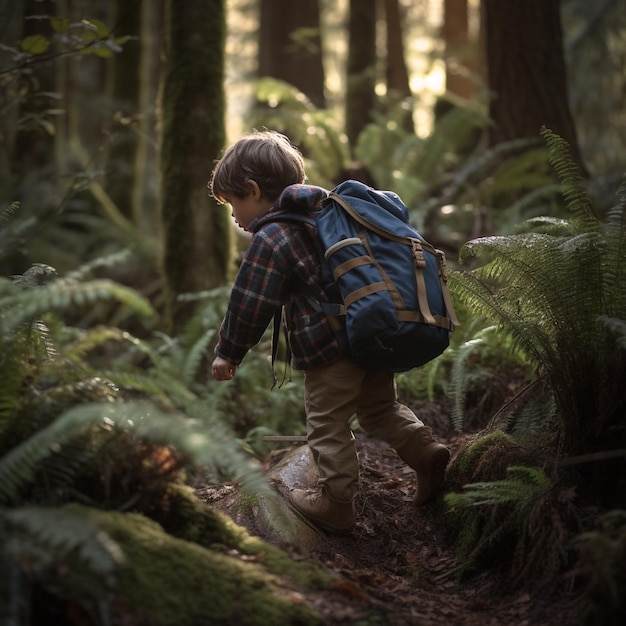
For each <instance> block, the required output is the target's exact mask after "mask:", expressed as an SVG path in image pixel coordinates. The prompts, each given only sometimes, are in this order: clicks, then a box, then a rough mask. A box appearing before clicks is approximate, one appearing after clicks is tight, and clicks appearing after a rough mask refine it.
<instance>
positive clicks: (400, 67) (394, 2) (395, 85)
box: [385, 0, 415, 133]
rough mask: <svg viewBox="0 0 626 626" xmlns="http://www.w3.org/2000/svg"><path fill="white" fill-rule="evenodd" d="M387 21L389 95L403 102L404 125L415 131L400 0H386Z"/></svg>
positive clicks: (394, 101)
mask: <svg viewBox="0 0 626 626" xmlns="http://www.w3.org/2000/svg"><path fill="white" fill-rule="evenodd" d="M385 23H386V27H387V72H386V74H387V96H388V98H389V99H390V102H391V103H392V104H394V103H397V102H403V104H404V105H405V106H406V109H407V110H406V114H404V115H403V116H402V125H403V127H404V128H405V129H406V130H407V131H408V132H409V133H414V132H415V125H414V123H413V107H412V106H411V98H412V96H413V93H412V92H411V85H410V82H409V72H408V70H407V66H406V60H405V55H404V35H403V29H402V13H401V10H400V6H399V4H398V0H385Z"/></svg>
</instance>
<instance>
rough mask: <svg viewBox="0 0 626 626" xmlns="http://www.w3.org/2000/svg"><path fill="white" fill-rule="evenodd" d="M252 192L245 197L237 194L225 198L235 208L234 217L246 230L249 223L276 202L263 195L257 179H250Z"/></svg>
mask: <svg viewBox="0 0 626 626" xmlns="http://www.w3.org/2000/svg"><path fill="white" fill-rule="evenodd" d="M248 183H249V189H250V192H249V193H248V195H247V196H245V197H243V198H238V197H237V196H230V197H225V198H224V199H225V200H226V201H227V202H228V203H229V204H230V206H231V207H232V208H233V217H234V218H235V221H236V222H237V224H239V226H241V228H243V229H244V230H245V229H247V228H248V224H250V222H251V221H252V220H253V219H255V218H256V217H258V216H259V215H261V214H262V213H265V211H268V210H269V209H271V208H272V206H273V205H274V203H273V202H272V201H271V200H268V199H267V198H264V197H263V196H262V195H261V192H260V190H259V186H258V185H257V184H256V182H255V181H253V180H251V181H248Z"/></svg>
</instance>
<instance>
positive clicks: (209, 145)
mask: <svg viewBox="0 0 626 626" xmlns="http://www.w3.org/2000/svg"><path fill="white" fill-rule="evenodd" d="M165 30H166V36H165V42H166V49H165V67H164V75H163V83H162V93H161V102H160V104H161V133H162V135H161V151H160V170H161V198H160V201H161V207H160V208H161V227H162V237H163V271H164V279H165V305H166V315H167V320H166V321H167V322H168V323H169V326H170V330H171V331H172V332H173V333H176V332H178V331H180V330H181V329H182V328H183V327H184V325H185V323H186V322H187V321H188V320H189V317H190V315H191V313H192V309H191V305H189V306H187V305H184V304H181V303H179V302H177V296H178V295H180V294H181V293H187V292H197V291H201V290H205V289H210V288H213V287H215V286H217V285H219V284H221V283H223V282H224V280H225V278H226V270H227V265H228V259H229V258H230V233H231V227H232V225H231V222H230V215H229V211H228V209H227V208H226V207H217V206H216V205H215V203H214V201H213V200H211V199H210V198H209V197H208V192H207V181H208V178H209V175H210V172H211V169H212V167H213V163H214V161H215V159H216V158H217V157H218V156H219V153H220V150H221V149H222V147H223V145H224V143H225V130H224V108H225V104H224V99H225V98H224V87H223V85H224V54H225V50H224V48H225V30H226V23H225V2H224V0H206V1H205V2H185V1H184V0H168V2H167V3H166V18H165Z"/></svg>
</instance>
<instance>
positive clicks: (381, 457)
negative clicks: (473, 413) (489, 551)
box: [197, 416, 577, 626]
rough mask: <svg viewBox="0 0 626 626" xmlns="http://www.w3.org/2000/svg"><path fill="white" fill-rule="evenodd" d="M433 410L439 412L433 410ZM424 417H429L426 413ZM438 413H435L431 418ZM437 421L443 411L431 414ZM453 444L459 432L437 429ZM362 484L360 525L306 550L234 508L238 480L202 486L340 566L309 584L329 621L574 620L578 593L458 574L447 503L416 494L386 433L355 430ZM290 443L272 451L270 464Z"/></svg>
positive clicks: (484, 624) (210, 497)
mask: <svg viewBox="0 0 626 626" xmlns="http://www.w3.org/2000/svg"><path fill="white" fill-rule="evenodd" d="M433 417H436V416H433ZM425 421H426V420H425ZM431 421H432V420H431ZM434 421H435V422H437V421H438V420H437V419H435V420H434ZM435 429H436V427H435ZM439 439H440V440H441V441H443V442H444V443H446V444H447V445H448V446H449V447H450V449H451V451H452V452H453V454H454V451H455V450H456V449H458V447H459V445H460V444H461V443H462V441H463V435H455V434H453V433H450V432H449V431H448V432H447V436H445V437H444V436H439ZM357 449H358V453H359V463H360V469H361V473H360V490H359V496H358V497H357V500H356V510H357V525H356V528H355V530H354V531H352V532H351V533H350V534H348V535H344V536H333V535H329V534H325V533H321V534H319V540H318V541H317V542H316V545H314V546H313V547H312V548H310V549H307V550H306V551H303V550H302V548H298V547H296V546H293V545H280V542H277V540H276V537H273V536H272V535H271V533H268V534H266V535H265V536H263V534H264V533H263V529H262V528H259V526H258V525H257V524H256V523H254V521H251V520H249V521H248V522H246V520H245V518H242V517H241V515H238V514H237V512H236V511H235V510H234V508H233V507H235V506H236V504H235V503H236V498H233V489H234V487H233V485H232V484H225V485H221V486H218V485H211V486H209V485H201V486H198V490H197V493H198V495H199V497H200V498H201V499H203V500H204V501H207V502H210V503H211V505H212V506H216V507H217V508H220V509H222V510H223V511H225V512H226V513H227V514H231V516H232V517H233V519H235V521H236V522H237V523H239V524H241V525H244V526H246V525H247V526H248V530H250V532H252V533H253V534H256V535H261V536H262V538H263V539H265V540H267V541H270V542H272V543H275V544H276V543H278V544H279V545H280V547H282V548H283V549H285V550H287V551H288V552H289V553H290V554H292V555H293V557H294V558H299V559H302V558H310V559H317V560H318V561H320V562H321V563H323V564H324V565H325V566H326V567H328V568H330V569H331V570H333V571H334V572H336V573H337V574H338V575H339V579H338V582H337V583H336V584H335V585H333V588H332V589H329V590H326V591H324V592H315V593H310V594H308V595H307V596H306V598H304V601H306V602H308V603H310V604H311V605H312V606H313V607H314V608H315V609H316V611H318V612H319V613H320V614H321V615H322V616H323V619H324V623H325V624H328V625H330V626H335V625H337V626H339V625H346V624H389V625H392V626H396V625H397V626H400V625H402V626H404V625H407V626H408V625H419V626H429V625H435V624H437V625H438V624H447V625H452V626H456V625H459V626H509V625H510V626H513V625H515V626H525V625H536V626H552V625H554V624H561V623H562V624H574V623H576V622H577V612H576V603H575V598H573V597H571V596H567V595H566V594H564V595H561V596H559V597H550V598H541V597H537V596H536V595H535V596H533V595H531V594H529V593H528V592H527V591H526V590H524V589H519V590H517V591H515V592H514V593H510V592H507V593H503V591H502V588H501V585H500V584H499V583H501V582H502V580H501V575H498V574H496V573H494V572H493V571H483V572H482V573H479V574H476V575H474V576H473V577H466V578H464V579H463V578H461V577H459V575H458V573H459V561H458V559H457V554H455V552H454V550H453V546H451V545H448V544H447V543H446V541H445V539H444V537H443V533H442V532H441V529H440V528H438V516H440V515H441V514H442V507H441V503H439V504H437V503H434V504H428V505H426V506H423V507H420V508H419V509H418V508H416V507H415V505H414V504H413V495H414V493H415V483H414V478H415V474H414V472H413V471H412V470H411V469H410V468H408V467H407V466H406V465H405V464H404V463H402V461H400V460H399V458H398V456H397V455H396V453H395V451H394V450H392V449H391V448H390V447H389V446H388V445H387V444H385V443H384V442H381V441H378V440H375V439H372V438H370V437H367V436H365V435H363V434H357ZM283 453H288V450H284V451H283V450H280V451H276V452H274V453H273V454H272V455H271V458H270V459H268V465H271V464H274V463H276V462H277V459H280V457H281V455H282V454H283Z"/></svg>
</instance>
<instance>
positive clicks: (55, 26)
mask: <svg viewBox="0 0 626 626" xmlns="http://www.w3.org/2000/svg"><path fill="white" fill-rule="evenodd" d="M69 24H70V21H69V20H68V19H66V18H63V17H51V18H50V26H52V30H53V31H54V32H55V33H66V32H67V28H68V26H69Z"/></svg>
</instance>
